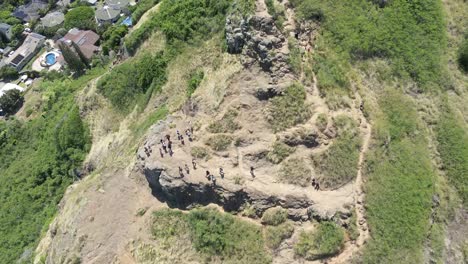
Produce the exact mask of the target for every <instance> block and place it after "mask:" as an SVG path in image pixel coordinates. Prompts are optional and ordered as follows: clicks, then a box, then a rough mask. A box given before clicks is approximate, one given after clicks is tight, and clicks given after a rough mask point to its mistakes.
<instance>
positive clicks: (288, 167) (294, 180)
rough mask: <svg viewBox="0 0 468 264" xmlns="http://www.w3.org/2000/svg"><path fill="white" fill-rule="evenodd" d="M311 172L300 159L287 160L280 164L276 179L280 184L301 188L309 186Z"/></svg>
mask: <svg viewBox="0 0 468 264" xmlns="http://www.w3.org/2000/svg"><path fill="white" fill-rule="evenodd" d="M311 177H312V171H311V170H310V168H309V167H308V166H307V164H306V162H305V160H304V159H302V158H292V159H288V160H286V161H285V162H283V163H282V166H281V169H280V171H279V174H278V178H279V180H280V181H281V182H285V183H289V184H296V185H300V186H303V187H306V186H309V185H310V179H311Z"/></svg>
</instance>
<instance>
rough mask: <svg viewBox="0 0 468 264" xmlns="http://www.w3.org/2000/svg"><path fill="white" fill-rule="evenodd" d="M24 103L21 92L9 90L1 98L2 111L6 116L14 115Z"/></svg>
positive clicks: (0, 106) (0, 107) (0, 108)
mask: <svg viewBox="0 0 468 264" xmlns="http://www.w3.org/2000/svg"><path fill="white" fill-rule="evenodd" d="M23 102H24V98H23V95H22V94H21V92H20V91H18V90H16V89H13V90H8V91H6V92H5V94H4V95H3V96H2V97H0V110H2V111H3V114H6V115H11V114H14V113H16V111H18V110H19V108H20V107H21V106H22V105H23Z"/></svg>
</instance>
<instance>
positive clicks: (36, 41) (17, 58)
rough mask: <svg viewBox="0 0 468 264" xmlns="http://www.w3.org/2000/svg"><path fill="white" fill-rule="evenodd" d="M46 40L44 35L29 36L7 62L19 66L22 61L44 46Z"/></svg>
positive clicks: (34, 34) (32, 34) (33, 34)
mask: <svg viewBox="0 0 468 264" xmlns="http://www.w3.org/2000/svg"><path fill="white" fill-rule="evenodd" d="M44 39H45V37H44V36H42V35H39V34H36V33H31V34H29V35H28V36H27V37H26V39H25V40H24V42H23V45H21V47H19V48H18V49H17V50H16V51H15V52H14V53H13V54H12V55H11V56H10V57H9V58H8V59H7V62H8V63H12V64H14V65H19V64H20V62H21V61H23V60H24V59H25V58H28V57H29V56H30V55H31V54H33V53H35V52H36V50H37V49H38V48H39V46H40V45H42V43H43V40H44Z"/></svg>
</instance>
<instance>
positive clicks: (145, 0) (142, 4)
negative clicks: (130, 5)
mask: <svg viewBox="0 0 468 264" xmlns="http://www.w3.org/2000/svg"><path fill="white" fill-rule="evenodd" d="M159 2H160V0H141V1H139V2H138V5H136V8H135V10H134V11H133V12H132V22H133V24H134V25H135V24H136V23H137V22H138V21H139V20H140V18H141V17H142V16H143V14H145V13H146V11H148V10H150V9H151V8H152V7H153V6H155V5H157V4H158V3H159Z"/></svg>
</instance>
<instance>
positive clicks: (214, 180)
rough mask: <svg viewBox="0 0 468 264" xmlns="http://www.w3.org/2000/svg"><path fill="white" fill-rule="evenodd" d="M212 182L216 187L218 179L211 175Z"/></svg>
mask: <svg viewBox="0 0 468 264" xmlns="http://www.w3.org/2000/svg"><path fill="white" fill-rule="evenodd" d="M211 182H212V183H213V186H215V185H216V178H215V176H214V175H211Z"/></svg>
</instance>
